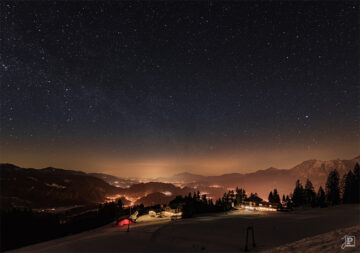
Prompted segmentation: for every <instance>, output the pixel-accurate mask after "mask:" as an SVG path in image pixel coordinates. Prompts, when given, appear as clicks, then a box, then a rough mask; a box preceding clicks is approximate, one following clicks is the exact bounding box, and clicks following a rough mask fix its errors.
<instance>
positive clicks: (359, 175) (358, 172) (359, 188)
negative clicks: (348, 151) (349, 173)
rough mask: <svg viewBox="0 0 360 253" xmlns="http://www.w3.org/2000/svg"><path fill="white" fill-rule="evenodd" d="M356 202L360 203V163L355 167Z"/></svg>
mask: <svg viewBox="0 0 360 253" xmlns="http://www.w3.org/2000/svg"><path fill="white" fill-rule="evenodd" d="M353 174H354V203H360V166H359V164H358V163H356V164H355V167H354V173H353Z"/></svg>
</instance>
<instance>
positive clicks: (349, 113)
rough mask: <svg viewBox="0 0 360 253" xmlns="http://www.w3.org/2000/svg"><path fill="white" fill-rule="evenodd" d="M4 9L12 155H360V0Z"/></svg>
mask: <svg viewBox="0 0 360 253" xmlns="http://www.w3.org/2000/svg"><path fill="white" fill-rule="evenodd" d="M0 11H1V58H0V75H1V95H0V96H1V97H0V98H1V149H2V152H1V153H2V155H1V162H11V163H15V164H19V165H22V166H26V167H31V166H32V167H41V166H49V165H52V166H57V167H64V168H72V169H81V170H84V171H104V172H109V173H110V172H111V173H114V174H117V175H124V174H125V175H137V176H138V175H146V176H152V175H153V176H158V175H162V174H164V173H165V174H172V173H173V172H177V171H184V170H188V171H192V172H197V173H203V174H219V173H223V172H229V171H239V172H242V171H251V170H255V169H263V168H265V167H266V166H279V167H280V168H287V167H288V166H290V165H294V164H295V163H297V162H300V161H302V160H304V159H309V158H320V159H330V158H352V156H356V155H358V154H357V152H358V151H359V141H360V136H359V102H358V101H359V86H358V83H359V75H358V66H359V65H358V64H359V57H358V56H359V54H358V53H359V26H358V18H359V16H358V15H359V14H358V13H359V4H358V3H356V2H351V1H345V2H319V3H311V2H293V3H289V2H283V3H281V2H275V3H266V2H258V3H255V2H254V3H250V2H242V1H239V2H211V1H210V2H209V1H196V2H195V1H194V2H188V1H184V2H180V1H176V2H170V1H168V2H158V1H151V2H150V1H145V2H132V1H131V2H125V1H114V2H96V1H91V2H75V1H73V2H62V1H61V2H51V1H49V2H44V1H41V2H33V1H31V2H18V1H15V2H7V1H3V2H2V4H1V9H0Z"/></svg>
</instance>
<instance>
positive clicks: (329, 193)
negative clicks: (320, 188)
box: [326, 169, 340, 205]
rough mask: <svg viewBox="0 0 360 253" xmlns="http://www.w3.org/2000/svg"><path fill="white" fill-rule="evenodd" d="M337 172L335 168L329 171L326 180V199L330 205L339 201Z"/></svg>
mask: <svg viewBox="0 0 360 253" xmlns="http://www.w3.org/2000/svg"><path fill="white" fill-rule="evenodd" d="M339 181H340V178H339V173H338V172H337V170H336V169H335V170H333V171H330V173H329V176H328V178H327V181H326V199H327V201H329V202H330V203H331V204H332V205H337V204H339V203H340V187H339Z"/></svg>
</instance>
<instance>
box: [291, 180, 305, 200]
mask: <svg viewBox="0 0 360 253" xmlns="http://www.w3.org/2000/svg"><path fill="white" fill-rule="evenodd" d="M292 202H293V203H294V205H295V206H302V205H303V204H304V202H305V201H304V187H303V186H302V184H301V183H300V180H297V181H296V185H295V189H294V193H293V197H292Z"/></svg>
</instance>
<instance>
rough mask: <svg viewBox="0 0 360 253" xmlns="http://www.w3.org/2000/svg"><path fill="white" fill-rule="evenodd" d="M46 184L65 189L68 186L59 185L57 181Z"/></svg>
mask: <svg viewBox="0 0 360 253" xmlns="http://www.w3.org/2000/svg"><path fill="white" fill-rule="evenodd" d="M45 185H46V186H48V187H55V188H58V189H65V188H66V186H64V185H59V184H55V183H52V184H46V183H45Z"/></svg>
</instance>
